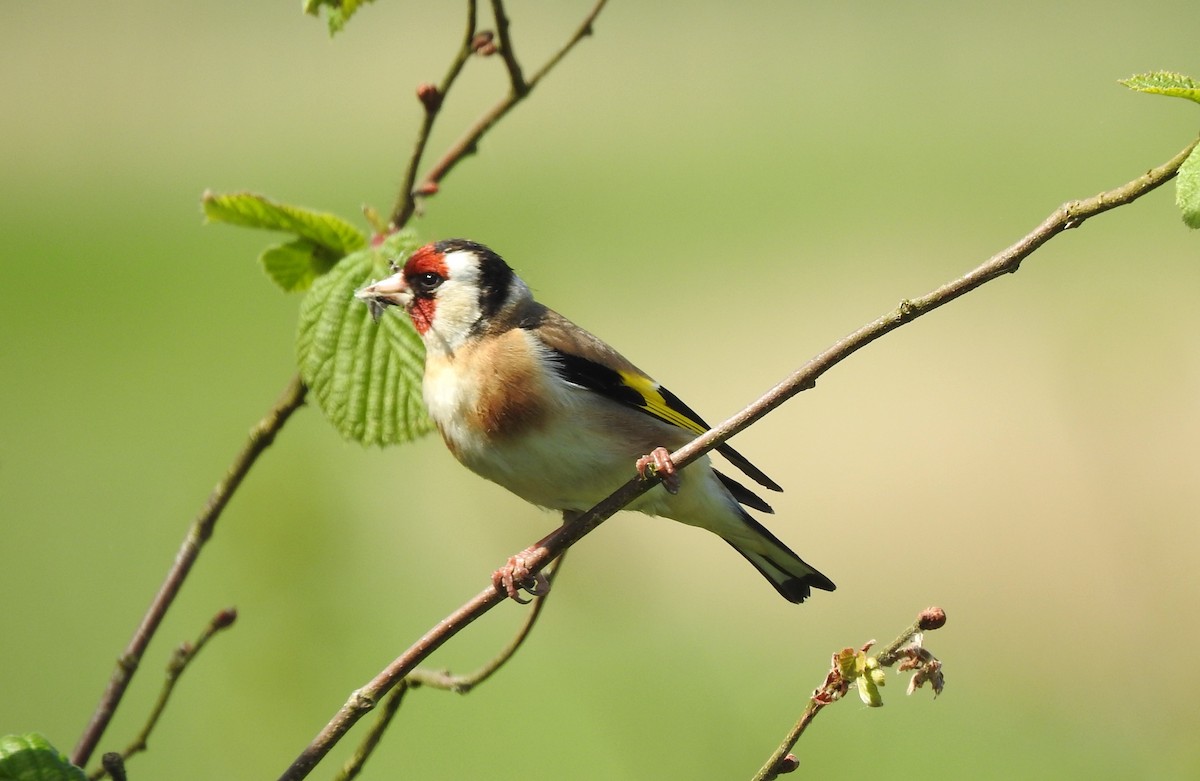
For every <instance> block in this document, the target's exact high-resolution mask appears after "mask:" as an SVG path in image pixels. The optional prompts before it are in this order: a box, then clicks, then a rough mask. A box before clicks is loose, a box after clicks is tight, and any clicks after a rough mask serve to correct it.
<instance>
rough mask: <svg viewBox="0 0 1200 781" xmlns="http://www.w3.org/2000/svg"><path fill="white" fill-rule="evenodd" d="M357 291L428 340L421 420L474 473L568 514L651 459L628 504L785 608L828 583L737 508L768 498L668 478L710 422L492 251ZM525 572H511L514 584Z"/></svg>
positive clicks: (463, 251) (411, 269)
mask: <svg viewBox="0 0 1200 781" xmlns="http://www.w3.org/2000/svg"><path fill="white" fill-rule="evenodd" d="M356 295H357V296H358V297H359V298H360V299H362V300H363V301H365V302H366V303H367V304H368V305H369V306H370V307H371V309H372V312H373V314H375V315H376V316H378V315H379V313H380V312H382V310H383V309H384V308H385V307H387V306H389V305H396V306H400V307H402V308H403V309H404V310H405V311H406V312H407V313H408V316H409V317H410V318H411V320H412V324H413V326H414V327H415V328H416V330H417V333H419V334H420V335H421V337H422V339H423V340H424V343H425V376H424V385H423V392H424V398H425V404H426V406H427V407H428V409H429V415H430V417H431V418H432V419H433V422H434V423H435V424H436V426H437V428H438V431H440V432H441V435H442V439H444V440H445V442H446V446H447V447H449V448H450V452H451V453H453V454H454V456H455V457H456V458H458V460H459V461H460V462H462V464H463V465H464V466H466V467H467V468H468V469H470V470H471V471H473V472H475V473H476V474H478V475H480V476H482V477H486V478H487V479H488V480H491V481H493V482H495V483H498V484H500V485H501V486H504V487H505V488H507V489H508V490H509V491H512V492H513V493H514V494H516V495H517V496H519V497H521V498H522V499H524V500H526V501H528V502H531V503H532V504H535V505H538V506H540V507H546V508H551V509H555V510H561V511H563V513H564V514H565V515H567V516H568V517H569V516H570V515H571V514H572V513H578V512H581V511H584V510H587V509H589V508H591V507H592V506H594V505H595V504H596V503H598V502H599V501H600V500H601V499H603V498H604V497H606V496H608V495H609V494H610V493H612V492H613V491H615V490H616V489H617V488H618V487H620V486H621V485H622V484H624V483H625V482H627V481H628V480H629V478H630V477H632V476H633V473H632V472H631V470H630V467H631V466H636V468H637V471H638V472H639V473H642V474H644V470H645V469H646V468H647V467H648V466H650V465H651V464H652V465H653V467H654V468H655V470H656V471H657V472H659V473H661V474H662V475H663V478H664V480H663V485H659V486H655V487H654V488H652V489H651V490H650V491H648V492H646V493H644V494H642V495H641V496H640V497H638V499H637V500H635V501H634V502H633V503H632V504H631V505H630V506H629V508H628V509H632V510H639V511H641V512H643V513H646V514H648V515H662V516H666V517H668V518H673V519H674V520H677V521H682V522H683V523H687V524H691V525H692V526H699V527H701V528H704V529H708V530H709V531H712V532H714V533H716V534H717V535H719V536H720V537H721V538H722V539H724V540H725V541H726V542H728V543H729V544H730V545H732V546H733V547H734V549H735V550H737V552H738V553H740V554H742V555H743V556H745V557H746V558H747V559H748V560H749V561H750V563H751V564H753V565H754V566H755V567H756V568H757V569H758V571H759V572H761V573H762V574H763V575H765V576H766V578H767V580H769V581H771V585H772V586H774V587H775V589H776V590H777V591H779V593H780V594H782V595H783V596H784V597H785V598H787V599H788V600H790V601H791V602H803V601H804V599H805V598H806V597H808V596H809V593H810V588H819V589H823V590H825V591H833V589H834V585H833V583H832V582H831V581H830V580H829V579H828V578H826V577H825V576H824V575H822V574H821V573H819V572H817V571H816V570H815V569H813V568H812V567H811V566H809V565H808V564H806V563H805V562H804V561H803V560H801V559H800V557H799V556H797V555H796V554H795V553H793V552H792V551H791V550H789V549H788V547H787V546H786V545H784V544H783V543H782V542H780V541H779V540H778V539H776V538H775V536H774V535H772V534H771V533H770V532H769V531H767V530H766V529H765V528H764V527H763V526H762V524H760V523H759V522H758V521H756V520H754V519H753V518H751V517H750V515H749V514H748V513H747V512H746V511H745V510H744V509H742V506H741V505H746V506H747V507H751V508H753V509H756V510H760V511H763V512H768V513H769V512H772V510H771V507H770V505H768V504H767V503H766V502H764V501H763V500H762V499H761V498H759V497H758V496H757V495H755V494H754V493H753V492H751V491H750V490H749V489H747V488H746V487H745V486H743V485H741V484H739V483H737V482H735V481H734V480H731V479H730V478H728V477H726V476H725V475H723V474H721V473H720V472H718V471H716V470H715V469H713V468H712V466H711V464H710V463H709V459H708V458H707V457H705V458H704V459H703V460H701V461H697V462H695V463H694V464H693V465H691V466H690V467H689V468H687V469H683V470H680V471H679V473H678V474H676V473H675V468H674V465H673V464H672V463H671V461H670V456H669V450H675V449H678V448H679V447H681V446H682V445H684V444H686V443H687V442H689V441H691V440H692V439H694V438H695V437H696V435H698V434H702V433H704V432H705V431H707V430H708V428H709V426H708V424H706V423H705V422H704V421H703V420H701V419H700V417H699V416H698V415H697V414H696V413H695V412H693V411H692V410H691V409H690V408H689V407H688V406H687V405H685V404H684V403H683V402H682V401H680V400H679V398H678V397H677V396H675V395H674V394H673V393H671V392H670V391H668V390H667V389H666V388H664V387H662V386H661V385H659V384H658V383H657V382H655V381H654V380H652V379H651V378H650V377H649V376H647V375H646V374H645V373H643V372H642V371H641V370H640V369H638V368H637V367H636V366H634V365H633V364H632V363H630V362H629V361H627V360H626V359H625V358H624V357H622V356H621V354H620V353H618V352H617V351H616V350H614V349H613V348H611V347H609V346H608V345H607V344H605V343H604V342H602V341H600V340H599V339H598V338H596V337H595V336H593V335H592V334H590V333H588V332H587V331H585V330H583V329H582V328H580V327H579V326H577V325H575V324H574V323H572V322H571V321H569V320H567V319H566V318H565V317H563V316H562V315H560V314H558V313H557V312H554V311H553V310H551V309H548V308H547V307H545V306H543V305H542V304H540V303H538V302H537V301H535V300H534V298H533V295H532V294H531V293H530V291H529V288H528V286H526V284H525V283H524V282H522V281H521V279H520V278H519V277H518V276H517V275H516V274H514V273H513V270H512V269H511V268H509V266H508V264H507V263H505V262H504V260H502V259H501V258H500V256H499V255H497V254H496V253H495V252H493V251H492V250H490V249H488V248H487V247H485V246H483V245H481V244H477V243H475V242H472V241H466V240H464V239H449V240H446V241H439V242H436V243H433V244H428V245H426V246H424V247H422V248H421V249H419V250H417V251H416V252H415V253H413V254H412V256H411V257H409V258H408V261H407V262H406V263H405V264H404V267H403V268H402V269H400V270H399V271H398V272H397V273H395V274H394V275H393V276H391V277H388V278H387V279H384V280H382V281H380V282H376V283H374V284H371V285H368V286H367V287H365V288H363V289H361V290H359V291H358V292H357V294H356ZM717 451H718V452H719V453H721V454H722V455H723V456H724V457H725V458H726V459H727V460H728V461H729V462H730V463H731V464H733V465H734V466H736V467H737V468H738V469H740V470H741V471H742V472H743V473H745V474H746V476H747V477H749V478H750V479H752V480H754V481H755V482H756V483H758V484H759V485H762V486H764V487H766V488H769V489H771V490H773V491H780V490H782V489H781V488H780V487H779V486H778V485H777V484H776V483H775V482H774V481H772V480H771V479H770V478H768V477H767V476H766V475H765V474H763V473H762V472H761V471H759V470H758V468H757V467H755V466H754V465H753V464H751V463H750V462H749V461H747V460H746V459H745V458H744V457H743V456H742V455H741V454H740V453H738V452H737V451H735V450H734V449H733V448H731V447H730V446H729V445H722V446H721V447H719V448H717ZM639 454H649V455H642V456H641V457H640V458H639ZM511 566H512V563H511V562H510V567H511ZM522 574H527V573H521V572H520V571H519V566H518V573H517V575H516V580H517V584H518V585H520V580H521V576H522ZM497 577H498V578H500V573H497ZM513 578H514V575H513V573H512V572H511V571H510V572H508V573H506V576H505V577H504V578H502V579H503V581H504V584H505V586H506V587H507V589H508V591H509V594H510V595H511V596H513V597H516V596H517V595H518V594H517V590H516V588H515V587H514V583H513Z"/></svg>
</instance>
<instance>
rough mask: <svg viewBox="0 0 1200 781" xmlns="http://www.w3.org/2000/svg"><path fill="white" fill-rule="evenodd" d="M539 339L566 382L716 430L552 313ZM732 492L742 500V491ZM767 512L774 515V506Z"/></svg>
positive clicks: (687, 425) (735, 460)
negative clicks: (771, 510) (771, 512)
mask: <svg viewBox="0 0 1200 781" xmlns="http://www.w3.org/2000/svg"><path fill="white" fill-rule="evenodd" d="M537 335H538V338H539V339H540V340H541V341H542V343H543V344H544V345H545V347H546V350H547V352H548V354H549V357H550V359H551V360H552V361H553V362H554V364H555V367H556V369H557V370H558V374H559V376H560V377H562V379H563V380H564V381H566V382H569V383H571V384H572V385H576V386H578V387H581V388H586V389H587V390H590V391H593V392H595V393H599V394H600V395H601V396H604V397H606V398H609V399H612V400H613V401H616V402H618V403H620V404H624V405H626V406H628V407H632V408H633V409H636V410H638V411H640V412H643V413H645V414H647V415H650V416H651V417H654V418H657V419H659V420H661V421H664V422H666V423H670V424H671V425H673V426H678V427H679V428H682V429H685V430H687V431H690V432H692V433H693V434H703V433H704V432H705V431H708V429H709V428H710V426H709V425H708V424H707V423H705V422H704V419H703V418H701V417H700V416H699V415H697V414H696V412H695V411H694V410H693V409H692V408H691V407H689V406H688V405H686V404H684V403H683V401H682V400H681V399H680V398H679V397H678V396H676V395H675V394H674V393H672V392H671V391H669V390H667V389H666V388H664V387H663V386H662V385H659V384H658V383H657V382H655V381H654V380H653V379H651V378H650V377H648V376H646V374H645V373H644V372H642V371H641V370H639V369H638V368H637V367H636V366H634V365H633V364H631V363H630V362H629V361H628V360H626V359H625V358H624V357H623V356H622V355H621V354H620V353H618V352H617V351H616V350H614V349H613V348H611V347H609V346H608V345H607V344H605V343H604V342H602V341H601V340H600V339H598V338H596V337H595V336H592V335H591V334H590V333H588V332H586V331H583V329H581V328H579V327H578V326H575V325H574V324H571V323H569V321H566V320H565V318H563V317H562V316H561V315H558V314H557V313H555V312H552V311H550V310H546V313H545V315H544V316H543V317H542V318H541V321H540V323H539V324H538V328H537ZM716 450H717V452H718V453H720V454H721V455H723V456H725V458H726V459H728V461H729V463H731V464H733V465H734V466H736V467H737V468H738V469H740V470H742V472H744V473H745V474H746V476H747V477H749V478H750V479H751V480H753V481H754V482H756V483H758V484H759V485H761V486H763V487H765V488H769V489H771V490H772V491H782V490H783V488H782V487H780V485H779V484H778V483H776V482H775V481H774V480H772V479H771V478H769V477H767V476H766V474H764V473H763V471H762V470H761V469H759V468H758V467H756V466H755V465H754V464H752V463H750V461H749V459H747V458H746V457H745V456H743V455H742V454H741V453H739V452H737V451H736V450H734V449H733V448H732V447H730V446H729V445H728V444H723V445H720V446H719V447H717V449H716ZM721 477H722V478H723V479H722V482H725V483H726V485H728V484H729V483H732V482H734V481H732V480H730V479H729V478H725V477H724V476H723V475H722V476H721ZM735 485H736V483H735ZM739 488H741V492H742V495H745V494H750V495H751V496H753V494H751V493H750V491H749V490H747V489H745V488H743V487H741V486H739ZM731 492H732V493H734V495H735V497H738V498H739V501H742V499H741V497H740V496H739V494H738V492H737V491H732V490H731ZM754 499H755V500H757V502H758V505H762V506H767V505H766V502H763V501H762V500H761V499H758V497H754ZM743 504H746V505H747V506H750V507H757V509H762V507H759V506H758V505H756V504H755V503H754V501H743ZM767 509H768V510H769V506H767Z"/></svg>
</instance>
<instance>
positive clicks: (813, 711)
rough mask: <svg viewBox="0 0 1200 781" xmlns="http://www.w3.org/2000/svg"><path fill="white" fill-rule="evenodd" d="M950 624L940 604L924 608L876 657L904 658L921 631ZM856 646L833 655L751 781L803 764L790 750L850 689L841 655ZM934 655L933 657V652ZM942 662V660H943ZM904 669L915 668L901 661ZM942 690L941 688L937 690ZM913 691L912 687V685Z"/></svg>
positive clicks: (886, 662)
mask: <svg viewBox="0 0 1200 781" xmlns="http://www.w3.org/2000/svg"><path fill="white" fill-rule="evenodd" d="M945 624H946V612H945V611H944V610H942V609H941V608H939V607H931V608H926V609H925V610H922V611H921V613H920V615H918V616H917V620H916V621H915V622H913V624H912V626H910V627H909V628H908V629H905V630H904V631H903V632H901V633H900V636H899V637H897V638H896V639H895V640H893V641H892V642H891V643H889V644H888V645H887V646H886V647H885V648H884V650H883V651H882V652H880V653H879V654H878V655H877V656H876V657H875V659H876V661H877V662H878V663H879V665H880V666H882V667H891V666H892V665H894V664H895V663H896V662H898V661H900V660H901V659H902V658H903V656H902V654H901V653H899V652H900V650H901V648H902V647H904V646H907V645H908V644H910V643H911V642H912V640H913V638H914V637H915V636H916V635H918V634H920V633H921V632H927V631H932V630H934V629H940V628H942V627H943V626H945ZM871 645H872V643H867V644H866V645H865V646H863V649H862V653H864V654H865V653H866V651H867V649H868V648H870V647H871ZM853 651H854V649H853V648H847V649H844V650H842V651H839V652H838V653H835V654H834V655H833V663H832V664H831V665H830V668H829V672H828V673H827V674H826V675H825V681H824V683H822V684H821V685H820V686H819V687H817V689H816V690H814V691H813V693H812V696H811V697H810V698H809V700H808V703H807V704H806V705H805V707H804V711H803V712H802V713H801V714H800V718H799V719H798V720H797V721H796V723H795V725H794V726H793V727H792V728H791V730H789V731H788V734H787V735H785V736H784V738H783V740H782V741H781V742H780V744H779V746H778V747H777V748H776V749H775V751H774V753H772V754H771V756H770V757H768V758H767V761H766V762H765V763H763V766H762V767H761V768H759V770H758V772H757V773H755V774H754V777H753V778H752V779H751V781H773V779H775V778H777V777H779V776H781V775H783V774H785V773H791V772H792V771H794V770H795V769H796V768H797V767H798V766H799V761H798V760H797V759H796V757H795V756H794V755H792V754H791V753H790V752H791V750H792V749H793V748H795V747H796V743H797V742H798V741H799V740H800V736H801V735H803V734H804V730H806V729H808V725H809V724H812V722H813V719H815V718H816V717H817V714H818V713H820V712H821V711H822V710H823V709H824V708H825V707H826V706H827V705H832V704H833V703H835V702H837V701H838V700H840V699H841V698H842V696H843V695H844V694H845V693H846V691H847V690H848V689H849V686H850V683H851V681H850V680H849V679H848V678H847V677H846V676H845V675H844V674H843V672H842V667H841V665H840V664H839V659H841V658H843V656H844V654H846V653H852V652H853ZM930 658H933V657H932V656H931V657H930ZM939 665H940V662H939ZM899 669H900V670H905V669H912V668H906V667H905V666H904V665H901V666H900V668H899ZM935 691H940V690H935ZM910 693H911V689H910Z"/></svg>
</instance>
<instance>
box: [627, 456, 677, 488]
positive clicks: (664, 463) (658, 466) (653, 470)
mask: <svg viewBox="0 0 1200 781" xmlns="http://www.w3.org/2000/svg"><path fill="white" fill-rule="evenodd" d="M635 465H636V466H637V473H638V476H639V477H641V478H643V479H644V478H645V477H646V472H647V471H649V472H650V474H652V475H658V476H659V477H661V478H662V484H663V488H666V489H667V492H668V493H672V494H677V493H679V475H678V470H677V469H676V468H675V462H674V461H672V460H671V453H670V451H668V450H667V449H666V448H665V447H656V448H654V449H653V450H651V451H650V455H648V456H642V457H641V458H639V459H638V460H637V463H636V464H635Z"/></svg>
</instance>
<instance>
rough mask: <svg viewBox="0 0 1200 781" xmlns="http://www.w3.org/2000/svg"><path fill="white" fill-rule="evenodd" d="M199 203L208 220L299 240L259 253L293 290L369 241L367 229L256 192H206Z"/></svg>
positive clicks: (271, 273)
mask: <svg viewBox="0 0 1200 781" xmlns="http://www.w3.org/2000/svg"><path fill="white" fill-rule="evenodd" d="M200 202H201V205H202V206H203V208H204V216H205V217H206V218H207V219H208V221H209V222H224V223H228V224H230V225H241V226H244V227H247V228H262V229H264V230H274V231H282V232H284V233H290V234H292V235H294V236H295V237H296V238H294V239H293V240H291V241H288V242H286V243H284V244H276V245H274V246H272V247H268V248H267V249H265V250H263V253H262V254H261V255H259V261H260V262H261V263H262V265H263V269H264V270H265V271H266V272H267V274H268V275H269V276H270V277H271V279H273V280H275V283H276V284H278V285H279V286H280V287H281V288H283V289H284V290H286V291H289V292H291V291H299V290H305V289H307V288H308V286H309V285H311V284H312V283H313V280H315V279H316V278H317V277H319V276H321V275H322V274H324V273H326V272H327V271H329V270H330V269H331V268H333V264H334V263H336V262H337V261H338V259H340V258H342V257H343V256H345V255H347V254H349V253H351V252H353V251H355V250H357V249H360V248H362V247H364V246H365V245H366V243H367V237H366V236H364V235H363V234H362V231H360V230H359V229H358V228H355V227H354V226H353V225H351V224H350V223H348V222H346V221H345V220H343V219H342V218H341V217H337V216H335V215H333V214H327V213H324V212H316V211H312V210H310V209H303V208H301V207H299V206H288V205H287V204H282V203H276V202H275V201H272V200H270V199H269V198H266V197H265V196H262V195H257V194H255V193H231V194H228V195H218V194H216V193H213V192H205V193H204V195H203V196H202V197H201V199H200Z"/></svg>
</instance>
